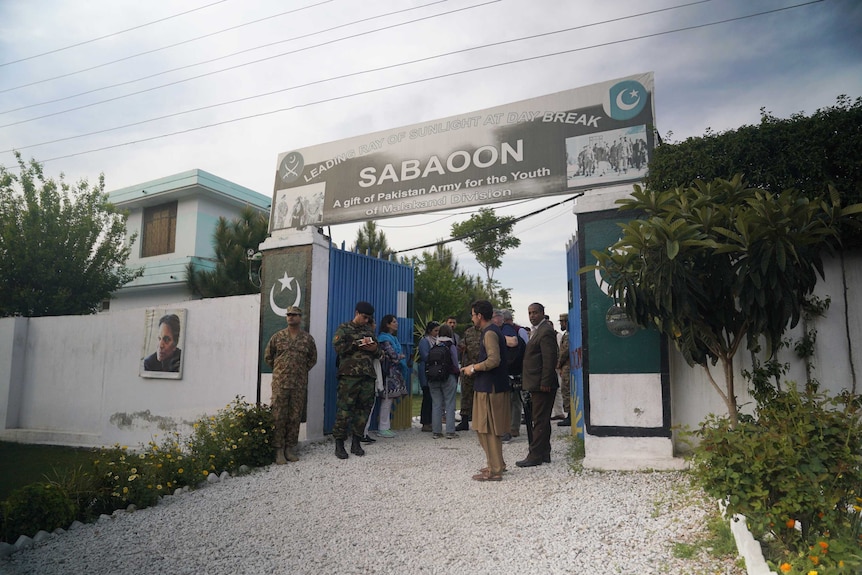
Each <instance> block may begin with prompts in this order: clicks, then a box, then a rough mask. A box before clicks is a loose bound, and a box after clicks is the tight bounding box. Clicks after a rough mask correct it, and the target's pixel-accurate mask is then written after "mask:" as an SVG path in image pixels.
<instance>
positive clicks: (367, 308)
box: [356, 301, 374, 315]
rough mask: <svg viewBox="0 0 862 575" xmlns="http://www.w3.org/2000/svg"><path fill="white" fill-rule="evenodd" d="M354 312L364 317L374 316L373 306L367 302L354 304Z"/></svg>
mask: <svg viewBox="0 0 862 575" xmlns="http://www.w3.org/2000/svg"><path fill="white" fill-rule="evenodd" d="M356 311H357V312H358V313H364V314H365V315H374V306H373V305H371V304H370V303H368V302H367V301H361V302H359V303H357V304H356Z"/></svg>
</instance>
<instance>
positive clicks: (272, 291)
mask: <svg viewBox="0 0 862 575" xmlns="http://www.w3.org/2000/svg"><path fill="white" fill-rule="evenodd" d="M285 275H286V272H285ZM290 279H292V280H293V282H294V283H295V284H296V299H295V300H293V304H292V305H295V306H296V307H299V304H300V303H301V302H302V288H300V287H299V281H298V280H297V279H296V278H290ZM281 289H284V286H282V288H281ZM269 308H270V309H271V310H272V313H274V314H275V315H278V316H281V317H287V308H286V307H278V304H276V303H275V284H272V287H271V288H270V290H269Z"/></svg>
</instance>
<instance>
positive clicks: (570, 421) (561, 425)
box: [557, 414, 572, 427]
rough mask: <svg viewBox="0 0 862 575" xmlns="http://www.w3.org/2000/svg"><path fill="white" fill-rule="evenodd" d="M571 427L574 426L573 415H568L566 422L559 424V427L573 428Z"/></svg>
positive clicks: (559, 422)
mask: <svg viewBox="0 0 862 575" xmlns="http://www.w3.org/2000/svg"><path fill="white" fill-rule="evenodd" d="M571 426H572V416H571V414H569V415H567V416H566V418H565V419H564V420H562V421H558V422H557V427H571Z"/></svg>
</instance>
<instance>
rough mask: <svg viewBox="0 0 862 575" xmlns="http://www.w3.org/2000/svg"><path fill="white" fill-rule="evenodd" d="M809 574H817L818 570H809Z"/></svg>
mask: <svg viewBox="0 0 862 575" xmlns="http://www.w3.org/2000/svg"><path fill="white" fill-rule="evenodd" d="M808 575H817V571H814V570H812V571H809V572H808Z"/></svg>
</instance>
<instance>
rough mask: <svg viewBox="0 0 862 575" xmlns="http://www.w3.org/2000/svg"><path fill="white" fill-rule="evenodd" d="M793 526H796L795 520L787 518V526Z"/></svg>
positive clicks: (791, 527) (790, 527)
mask: <svg viewBox="0 0 862 575" xmlns="http://www.w3.org/2000/svg"><path fill="white" fill-rule="evenodd" d="M794 527H796V520H795V519H788V520H787V528H788V529H793V528H794Z"/></svg>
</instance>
